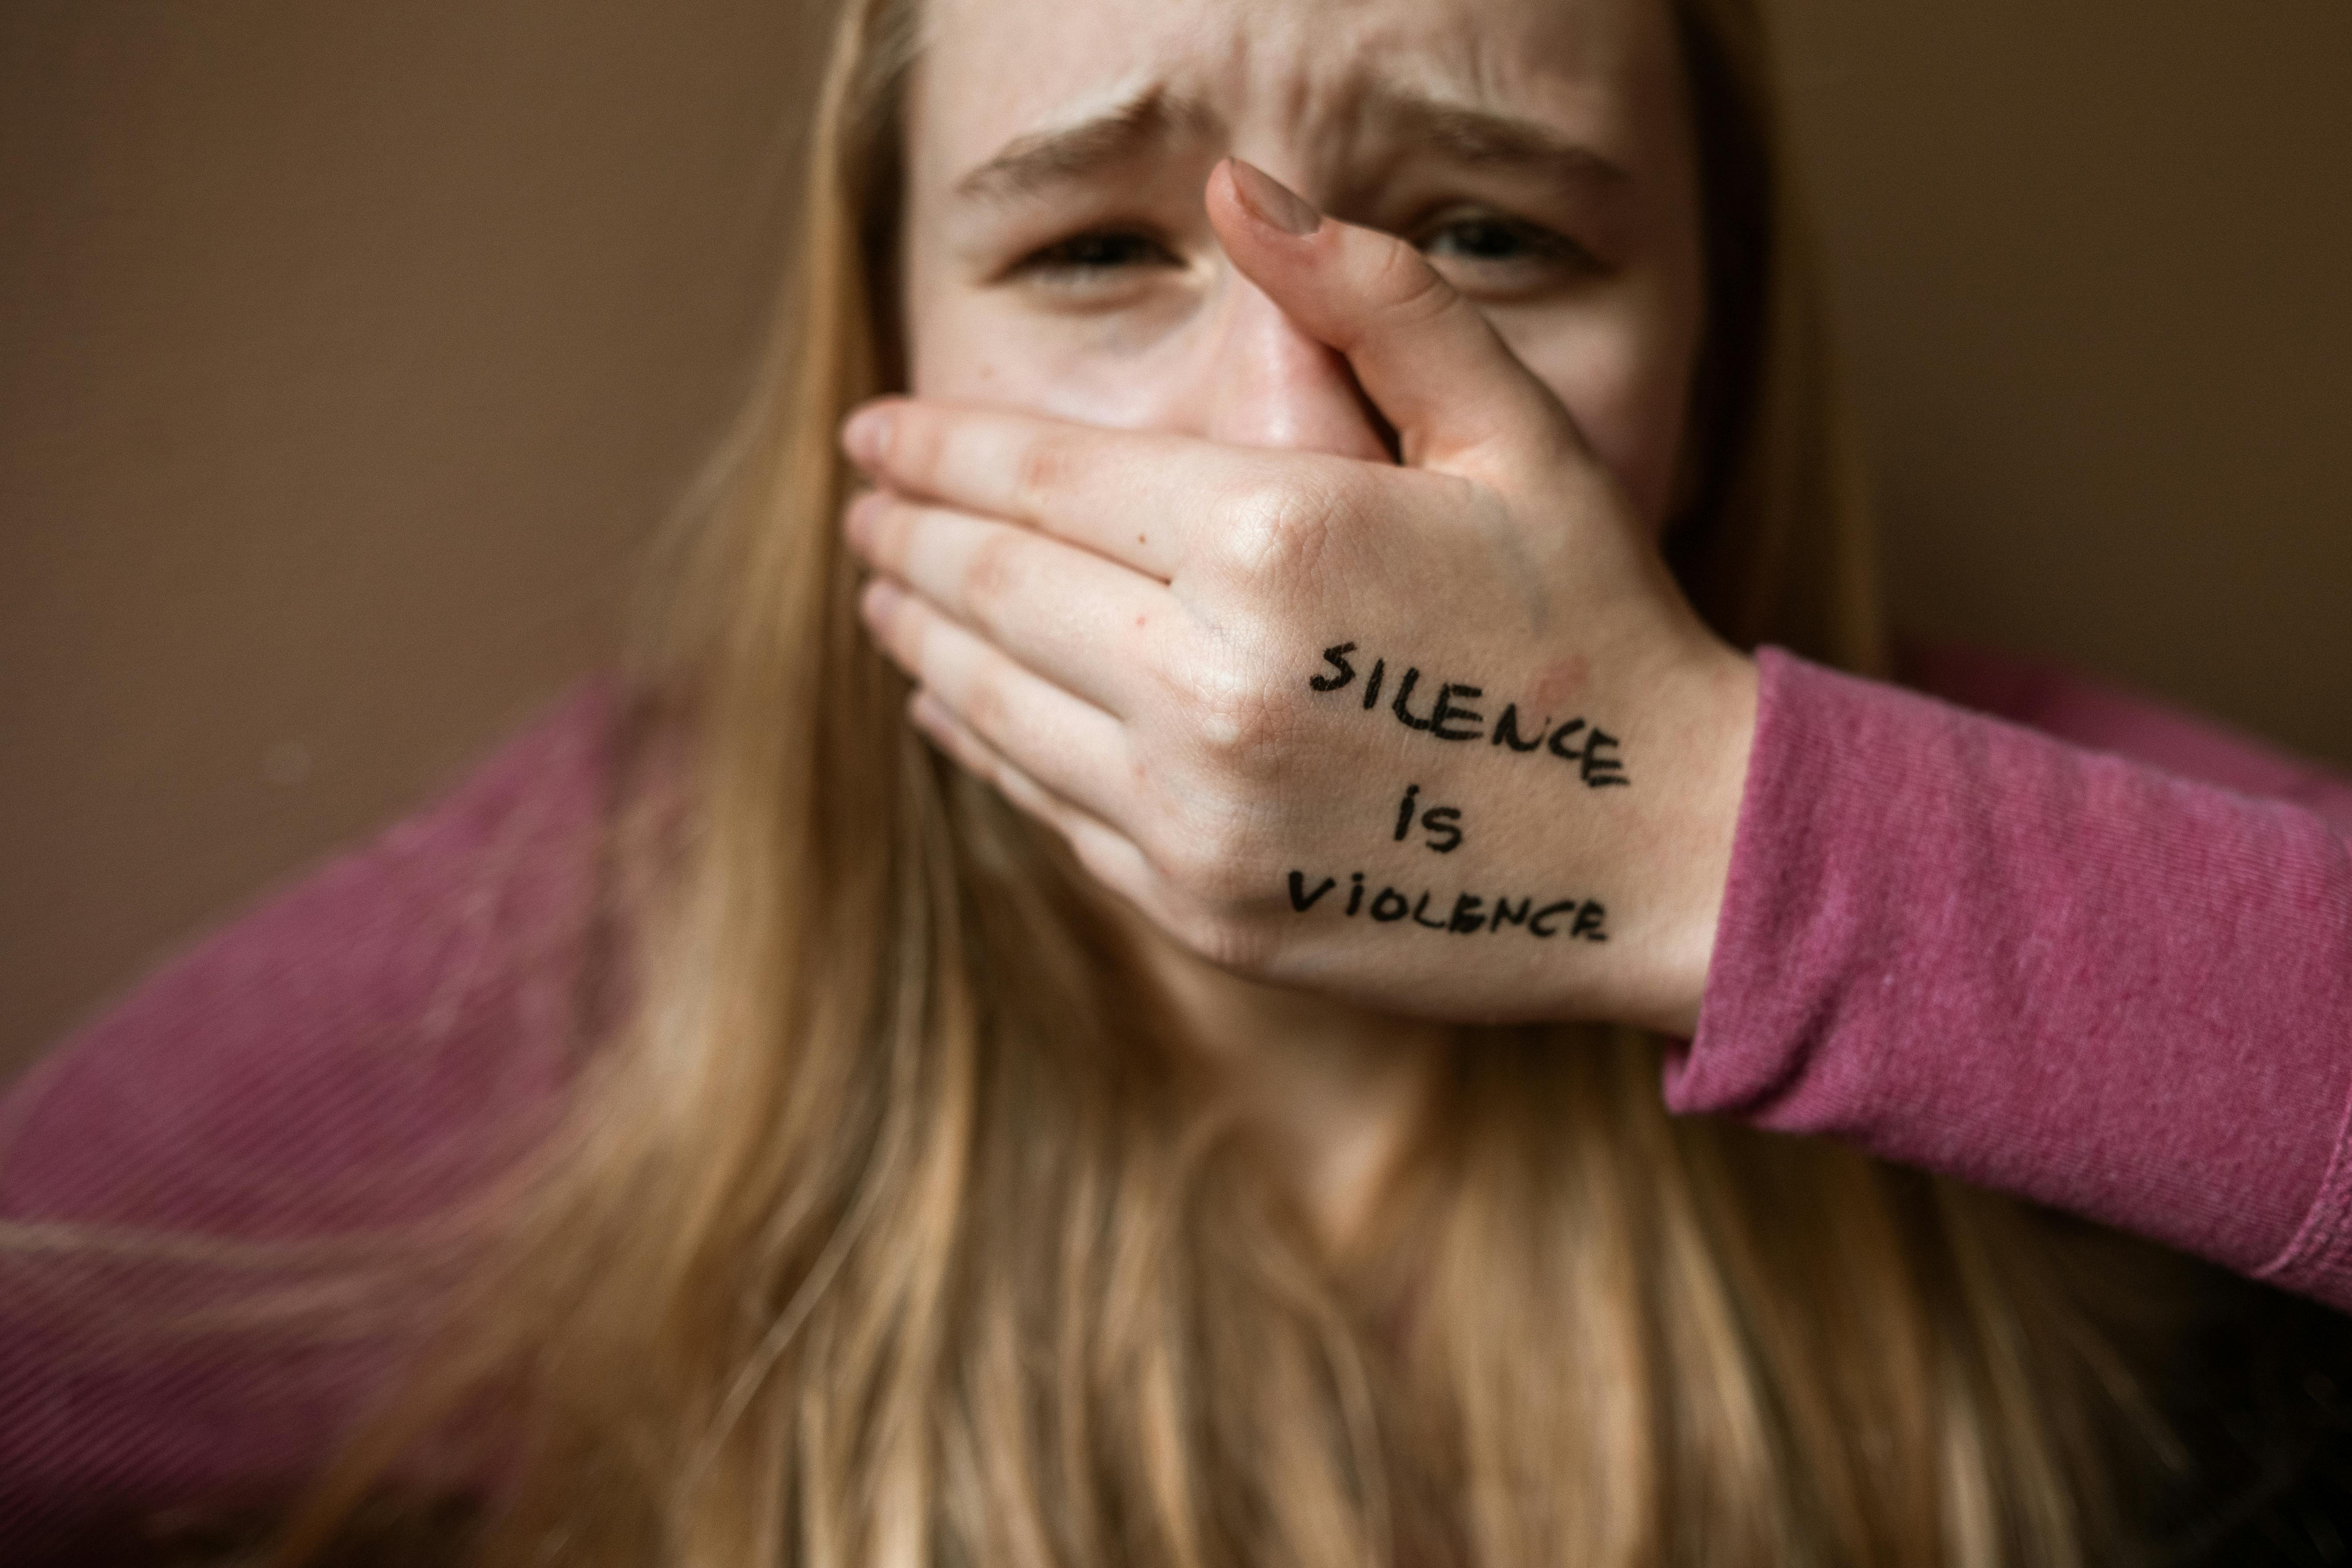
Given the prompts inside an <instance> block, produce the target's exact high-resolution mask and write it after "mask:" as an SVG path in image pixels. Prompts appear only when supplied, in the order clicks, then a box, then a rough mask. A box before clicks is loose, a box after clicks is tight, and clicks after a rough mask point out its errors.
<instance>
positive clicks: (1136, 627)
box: [1135, 616, 1151, 631]
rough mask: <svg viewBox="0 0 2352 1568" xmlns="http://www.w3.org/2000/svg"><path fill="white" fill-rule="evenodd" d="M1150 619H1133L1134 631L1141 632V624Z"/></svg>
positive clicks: (1138, 617) (1141, 617)
mask: <svg viewBox="0 0 2352 1568" xmlns="http://www.w3.org/2000/svg"><path fill="white" fill-rule="evenodd" d="M1150 618H1151V617H1150V616H1136V617H1135V629H1136V630H1137V631H1141V630H1142V629H1143V623H1144V622H1146V621H1148V620H1150Z"/></svg>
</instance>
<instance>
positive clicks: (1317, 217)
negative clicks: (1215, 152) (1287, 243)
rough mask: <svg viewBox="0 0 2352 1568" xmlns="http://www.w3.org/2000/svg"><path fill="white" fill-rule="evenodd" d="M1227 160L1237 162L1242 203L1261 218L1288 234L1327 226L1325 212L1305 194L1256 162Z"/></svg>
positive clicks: (1236, 188) (1236, 181)
mask: <svg viewBox="0 0 2352 1568" xmlns="http://www.w3.org/2000/svg"><path fill="white" fill-rule="evenodd" d="M1225 162H1226V163H1229V164H1231V165H1232V166H1233V171H1234V195H1237V196H1239V197H1241V199H1242V205H1244V206H1245V207H1247V208H1248V209H1249V214H1250V216H1252V217H1254V218H1255V219H1257V220H1258V222H1260V223H1262V224H1266V225H1268V226H1272V227H1275V228H1278V229H1280V230H1282V232H1283V233H1285V234H1295V235H1300V236H1305V235H1310V234H1313V233H1314V232H1315V231H1316V230H1317V229H1318V228H1321V227H1322V226H1323V215H1322V214H1321V213H1318V212H1317V211H1316V210H1315V209H1314V207H1313V206H1311V205H1308V203H1307V198H1306V197H1305V196H1302V195H1299V194H1298V193H1297V191H1294V190H1292V189H1291V188H1290V187H1289V186H1288V185H1286V184H1283V183H1282V182H1281V181H1280V180H1277V179H1276V178H1275V177H1274V176H1273V175H1272V174H1267V173H1266V172H1265V170H1264V169H1261V168H1259V167H1258V166H1257V165H1256V164H1255V163H1244V162H1243V161H1242V160H1241V159H1239V158H1228V159H1226V160H1225Z"/></svg>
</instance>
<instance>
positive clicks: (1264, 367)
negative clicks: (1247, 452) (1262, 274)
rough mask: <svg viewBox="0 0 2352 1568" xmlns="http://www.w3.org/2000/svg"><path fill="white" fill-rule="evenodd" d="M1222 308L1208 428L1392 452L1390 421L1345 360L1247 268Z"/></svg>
mask: <svg viewBox="0 0 2352 1568" xmlns="http://www.w3.org/2000/svg"><path fill="white" fill-rule="evenodd" d="M1216 308H1217V312H1218V318H1219V319H1218V321H1216V323H1215V327H1214V330H1213V331H1211V332H1210V333H1209V334H1208V344H1207V348H1208V353H1209V363H1208V365H1207V366H1206V374H1205V375H1204V376H1203V377H1202V391H1203V392H1204V393H1205V394H1206V397H1205V398H1204V399H1203V406H1202V414H1201V420H1202V426H1203V431H1202V433H1203V434H1204V435H1206V436H1207V437H1209V438H1210V439H1211V440H1213V441H1226V442H1230V443H1232V444H1234V445H1235V446H1240V447H1285V448H1288V449H1291V450H1296V451H1310V452H1328V453H1330V454H1333V455H1335V456H1338V457H1345V458H1368V459H1370V460H1373V461H1385V460H1387V459H1388V458H1389V457H1390V450H1389V447H1388V443H1387V440H1386V438H1385V437H1384V436H1383V434H1382V430H1383V428H1384V426H1381V425H1380V424H1379V423H1378V422H1377V421H1378V416H1377V415H1376V414H1375V413H1374V412H1373V410H1372V408H1371V405H1370V404H1369V403H1368V402H1366V400H1365V398H1364V393H1363V389H1362V388H1361V387H1360V386H1359V385H1358V384H1357V383H1356V377H1355V373H1354V372H1352V371H1350V370H1349V368H1348V362H1347V361H1346V360H1345V359H1343V358H1341V357H1340V356H1339V354H1337V353H1334V352H1332V351H1331V350H1330V349H1328V348H1326V347H1325V346H1324V345H1323V344H1321V343H1319V342H1316V341H1315V340H1314V339H1313V338H1310V337H1308V336H1307V334H1306V333H1305V332H1303V331H1299V330H1298V327H1297V324H1295V323H1294V322H1293V321H1291V320H1290V318H1289V317H1287V316H1286V315H1284V314H1283V313H1282V310H1281V307H1279V306H1277V305H1276V303H1275V302H1274V301H1273V300H1270V299H1268V298H1267V297H1266V295H1265V292H1264V291H1263V290H1261V289H1259V288H1258V287H1257V285H1255V284H1254V283H1252V282H1251V281H1250V280H1249V279H1246V278H1244V277H1242V276H1241V275H1240V274H1239V273H1228V274H1227V275H1226V277H1225V280H1224V283H1223V289H1222V298H1221V299H1220V300H1218V302H1217V307H1216Z"/></svg>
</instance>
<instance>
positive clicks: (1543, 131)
mask: <svg viewBox="0 0 2352 1568" xmlns="http://www.w3.org/2000/svg"><path fill="white" fill-rule="evenodd" d="M1361 107H1362V111H1363V114H1364V117H1365V119H1367V120H1369V121H1371V122H1372V123H1374V124H1377V125H1379V126H1380V127H1381V130H1382V132H1384V133H1385V135H1386V136H1387V138H1388V139H1389V140H1391V142H1396V143H1402V144H1404V145H1410V146H1417V147H1419V148H1421V149H1423V150H1425V151H1428V152H1433V153H1436V154H1437V155H1438V156H1439V157H1442V158H1444V159H1446V160H1447V161H1449V162H1452V163H1461V164H1465V165H1468V166H1472V167H1486V168H1496V167H1501V168H1516V169H1528V170H1533V171H1536V172H1538V173H1541V174H1549V175H1551V176H1553V177H1555V178H1558V179H1561V180H1563V181H1573V180H1578V179H1584V180H1591V179H1598V180H1600V181H1601V182H1602V183H1604V184H1622V183H1623V182H1625V181H1626V180H1628V179H1629V178H1631V176H1630V175H1628V174H1626V172H1625V171H1624V169H1622V167H1620V166H1619V165H1618V164H1616V163H1612V162H1610V161H1609V160H1608V159H1607V158H1604V157H1602V156H1601V154H1600V153H1597V152H1595V151H1593V150H1592V149H1591V148H1590V147H1587V146H1585V145H1584V144H1583V143H1581V142H1575V141H1571V140H1570V139H1569V138H1568V137H1565V136H1563V135H1561V134H1560V133H1559V132H1557V131H1554V130H1552V129H1551V128H1550V127H1549V126H1547V125H1544V124H1542V123H1541V122H1539V121H1534V120H1528V119H1524V118H1521V117H1519V116H1517V115H1510V114H1497V113H1495V112H1493V111H1491V110H1483V109H1472V108H1468V107H1466V106H1465V105H1462V104H1458V103H1447V102H1444V100H1439V99H1434V98H1430V97H1426V96H1424V95H1423V94H1420V93H1414V92H1400V91H1397V90H1394V89H1381V88H1374V89H1370V91H1368V92H1367V93H1366V94H1365V96H1364V98H1363V100H1362V105H1361ZM1221 127H1222V122H1221V121H1219V120H1218V118H1217V116H1216V114H1215V113H1214V112H1213V110H1209V109H1208V108H1206V107H1205V106H1204V105H1202V104H1200V103H1198V102H1196V101H1195V100H1191V99H1188V98H1184V97H1181V96H1180V95H1179V94H1176V93H1174V92H1171V91H1170V90H1169V89H1167V88H1165V87H1152V88H1149V89H1145V90H1143V91H1141V92H1139V93H1138V94H1136V95H1135V96H1134V97H1132V98H1130V99H1129V100H1126V101H1125V102H1123V103H1120V104H1118V105H1117V106H1115V107H1114V108H1111V109H1109V110H1105V111H1104V112H1102V113H1100V114H1096V115H1091V116H1089V117H1087V119H1085V120H1081V121H1076V123H1074V124H1070V125H1065V126H1057V127H1055V128H1054V129H1052V130H1047V131H1038V132H1031V133H1030V134H1028V135H1025V136H1017V137H1015V138H1013V140H1012V141H1011V142H1006V143H1005V145H1004V148H1003V151H1001V152H999V153H997V154H996V156H995V157H993V158H991V159H990V160H989V161H988V162H987V163H982V165H981V166H980V167H978V168H977V169H974V170H973V171H971V173H970V174H966V175H964V177H963V178H962V179H961V180H958V181H957V182H956V184H955V194H956V195H958V196H961V197H964V198H966V199H969V200H977V201H982V202H988V203H992V204H1003V203H1010V202H1015V201H1019V200H1021V199H1022V198H1024V197H1026V196H1032V195H1036V194H1038V193H1039V192H1040V191H1043V190H1046V189H1050V188H1051V187H1053V186H1055V185H1058V184H1068V183H1071V182H1075V181H1080V180H1084V179H1087V178H1088V177H1090V176H1094V175H1097V174H1103V173H1105V172H1107V171H1108V170H1111V169H1116V168H1118V167H1119V166H1121V165H1122V164H1125V163H1130V162H1132V161H1133V160H1134V159H1136V158H1138V157H1139V156H1141V155H1142V154H1144V153H1147V152H1150V150H1152V149H1153V148H1155V147H1158V146H1163V145H1165V144H1166V143H1168V142H1171V141H1175V140H1177V139H1178V138H1180V137H1183V136H1208V135H1213V134H1214V133H1215V132H1217V131H1218V130H1219V129H1221Z"/></svg>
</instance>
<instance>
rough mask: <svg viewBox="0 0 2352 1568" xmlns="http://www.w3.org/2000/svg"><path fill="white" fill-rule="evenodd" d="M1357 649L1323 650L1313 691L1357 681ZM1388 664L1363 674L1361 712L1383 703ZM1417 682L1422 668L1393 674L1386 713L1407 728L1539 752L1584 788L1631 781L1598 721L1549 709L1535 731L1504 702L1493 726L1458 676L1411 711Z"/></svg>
mask: <svg viewBox="0 0 2352 1568" xmlns="http://www.w3.org/2000/svg"><path fill="white" fill-rule="evenodd" d="M1355 651H1356V645H1355V644H1354V643H1351V642H1346V643H1340V644H1339V645H1337V646H1336V647H1327V648H1325V649H1324V650H1323V662H1324V663H1325V664H1328V665H1329V666H1330V667H1331V668H1330V673H1328V674H1326V675H1313V676H1309V677H1308V678H1307V685H1308V686H1309V687H1310V688H1312V689H1314V690H1316V691H1318V692H1321V693H1324V694H1326V695H1328V694H1330V693H1332V692H1335V691H1345V690H1346V689H1348V688H1349V687H1351V686H1353V685H1354V684H1355V683H1356V677H1357V669H1356V667H1355V666H1354V665H1353V664H1351V663H1349V659H1348V656H1349V654H1351V653H1353V652H1355ZM1388 673H1389V664H1388V660H1386V659H1384V658H1376V659H1374V660H1372V668H1371V673H1370V675H1367V676H1365V677H1364V678H1363V679H1364V698H1363V703H1364V711H1365V712H1367V713H1369V712H1370V711H1371V710H1373V709H1375V708H1378V707H1379V706H1380V705H1381V689H1382V688H1383V686H1385V685H1386V683H1387V680H1388ZM1420 685H1421V671H1420V670H1419V669H1418V668H1413V667H1412V666H1408V667H1406V669H1405V672H1404V673H1403V674H1402V675H1401V676H1399V677H1398V678H1397V683H1396V687H1395V689H1394V690H1393V692H1392V693H1391V696H1390V698H1389V712H1390V713H1391V714H1392V715H1393V716H1394V717H1395V719H1396V721H1397V722H1398V723H1400V724H1402V725H1403V726H1404V727H1405V728H1406V729H1408V730H1418V731H1421V732H1422V733H1423V734H1426V735H1428V736H1429V737H1430V738H1432V739H1433V740H1438V741H1460V742H1471V741H1484V742H1486V743H1487V744H1488V745H1490V746H1506V747H1508V748H1509V749H1510V750H1512V751H1514V752H1536V751H1540V752H1545V753H1546V754H1547V755H1549V756H1554V757H1558V758H1559V760H1560V761H1561V762H1564V763H1574V764H1575V766H1576V770H1577V774H1578V776H1579V777H1580V778H1581V779H1583V781H1584V784H1585V787H1587V788H1588V789H1606V788H1608V787H1610V786H1611V785H1612V784H1632V783H1633V780H1632V779H1630V778H1628V777H1626V776H1625V763H1624V759H1623V758H1622V757H1621V756H1619V755H1618V754H1617V747H1618V744H1619V742H1618V740H1617V737H1616V736H1614V735H1612V734H1611V733H1609V731H1606V730H1603V729H1601V727H1600V726H1599V725H1597V724H1592V723H1589V722H1587V721H1585V720H1582V719H1569V720H1565V721H1561V722H1560V723H1559V724H1557V725H1555V724H1554V723H1553V722H1552V721H1551V715H1550V714H1549V713H1547V714H1545V715H1544V717H1543V721H1542V722H1541V723H1539V724H1538V725H1537V726H1536V727H1535V728H1534V730H1533V731H1522V730H1521V729H1520V728H1519V705H1518V704H1517V703H1516V702H1513V703H1510V704H1507V706H1506V707H1505V708H1504V709H1503V710H1502V712H1500V713H1499V714H1497V715H1496V717H1495V721H1494V723H1493V725H1492V726H1489V725H1488V724H1487V722H1486V715H1485V714H1484V713H1482V712H1480V711H1479V710H1477V709H1475V708H1473V707H1470V706H1469V704H1470V703H1471V702H1473V701H1475V700H1478V699H1480V698H1483V697H1485V696H1486V689H1485V688H1484V687H1480V686H1465V685H1463V684H1462V683H1461V682H1459V681H1447V682H1444V683H1443V684H1441V685H1440V686H1439V687H1438V688H1437V694H1436V695H1435V696H1434V697H1433V698H1431V699H1430V700H1429V707H1428V710H1426V711H1425V712H1416V711H1414V710H1413V695H1414V691H1415V689H1417V688H1418V687H1419V686H1420Z"/></svg>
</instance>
